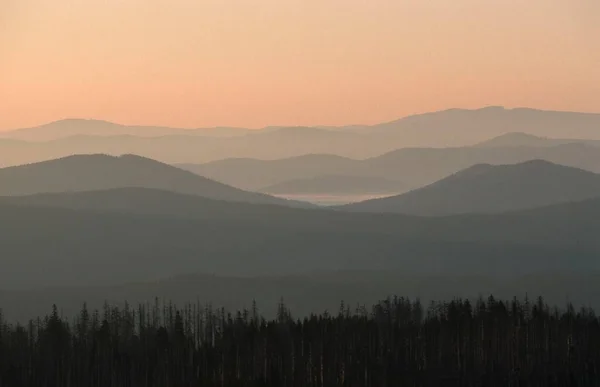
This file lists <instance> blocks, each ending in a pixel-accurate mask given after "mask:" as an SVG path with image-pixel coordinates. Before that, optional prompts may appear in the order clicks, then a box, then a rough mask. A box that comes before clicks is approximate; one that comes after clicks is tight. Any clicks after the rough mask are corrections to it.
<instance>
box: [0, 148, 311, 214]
mask: <svg viewBox="0 0 600 387" xmlns="http://www.w3.org/2000/svg"><path fill="white" fill-rule="evenodd" d="M129 187H142V188H154V189H161V190H168V191H173V192H178V193H183V194H189V195H197V196H202V197H206V198H211V199H218V200H225V201H234V202H247V203H257V204H277V205H291V206H302V207H310V205H309V204H307V203H301V202H295V201H288V200H284V199H280V198H275V197H272V196H268V195H265V194H261V193H255V192H247V191H243V190H240V189H237V188H233V187H230V186H227V185H225V184H222V183H218V182H216V181H213V180H210V179H207V178H204V177H202V176H198V175H195V174H193V173H191V172H188V171H184V170H181V169H178V168H175V167H173V166H170V165H167V164H163V163H160V162H157V161H154V160H151V159H147V158H144V157H140V156H135V155H124V156H120V157H113V156H107V155H101V154H97V155H74V156H69V157H65V158H62V159H56V160H51V161H46V162H41V163H35V164H28V165H22V166H18V167H8V168H4V169H0V195H3V196H18V195H32V194H38V193H52V192H54V193H57V192H78V191H94V190H105V189H111V188H129Z"/></svg>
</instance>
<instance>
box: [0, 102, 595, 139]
mask: <svg viewBox="0 0 600 387" xmlns="http://www.w3.org/2000/svg"><path fill="white" fill-rule="evenodd" d="M486 109H498V110H509V111H510V110H534V111H543V112H557V113H576V114H594V115H597V114H600V112H596V111H584V110H554V109H543V108H534V107H526V106H515V107H506V106H504V105H484V106H482V107H478V108H461V107H451V108H446V109H440V110H429V111H424V112H420V113H413V114H408V115H404V116H400V117H399V118H395V119H392V120H387V121H381V122H378V123H375V124H360V123H353V124H352V123H351V124H342V125H321V124H313V125H285V124H284V125H267V126H261V127H245V126H228V125H217V126H194V127H181V126H179V127H178V126H165V125H154V124H145V123H136V124H124V123H119V122H115V121H110V120H107V119H102V118H82V117H64V118H58V119H56V120H53V121H46V122H43V123H40V124H38V125H35V126H27V127H19V128H12V129H3V130H0V132H3V133H7V132H14V131H19V130H26V129H34V128H38V127H41V126H45V125H51V124H55V123H59V122H64V121H92V122H104V123H107V124H112V125H119V126H126V127H155V128H164V129H174V130H203V129H204V130H210V129H220V128H227V129H242V130H251V131H254V130H256V131H259V130H265V129H274V128H317V129H318V128H344V127H353V126H364V127H372V126H377V125H385V124H389V123H392V122H396V121H400V120H403V119H407V118H410V117H418V116H423V115H427V114H435V113H443V112H449V111H453V110H459V111H479V110H486Z"/></svg>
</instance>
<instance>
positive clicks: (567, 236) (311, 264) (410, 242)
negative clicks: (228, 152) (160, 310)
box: [0, 190, 600, 289]
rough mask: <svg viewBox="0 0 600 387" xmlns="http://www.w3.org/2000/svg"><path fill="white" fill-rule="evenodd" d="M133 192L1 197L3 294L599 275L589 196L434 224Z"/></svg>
mask: <svg viewBox="0 0 600 387" xmlns="http://www.w3.org/2000/svg"><path fill="white" fill-rule="evenodd" d="M153 192H155V191H153ZM62 195H67V197H66V198H62V199H61V198H60V196H62ZM73 195H75V196H79V195H81V196H80V197H83V198H84V199H77V197H75V198H74V197H73ZM113 195H114V196H116V198H115V197H113V198H111V196H113ZM120 195H124V197H125V199H120V198H119V196H120ZM142 195H145V194H144V193H143V192H137V193H135V192H134V195H132V194H131V192H129V193H128V190H111V191H106V192H104V193H89V192H86V193H76V194H55V195H54V196H53V195H44V196H45V197H46V199H44V200H38V202H37V203H35V200H33V201H32V200H31V199H27V198H2V199H0V215H1V216H0V257H2V263H3V270H2V271H0V282H1V283H2V287H3V288H5V289H11V288H12V289H19V288H20V289H26V288H31V287H46V286H71V285H73V286H82V285H85V286H95V285H114V284H119V283H124V282H130V281H148V280H155V279H159V278H165V277H169V276H173V275H178V274H184V273H193V272H205V273H214V274H218V275H241V276H252V275H287V274H294V273H296V274H297V273H305V272H309V271H313V270H392V269H398V270H403V272H404V273H405V274H406V275H413V274H414V275H416V274H428V275H437V274H441V273H443V274H444V275H457V274H462V275H492V274H493V275H495V276H511V275H517V274H519V275H524V274H527V273H532V272H537V271H539V270H540V268H544V270H565V269H570V270H595V269H599V268H600V263H598V262H599V260H598V257H600V241H599V240H598V238H597V232H596V230H597V229H598V227H600V200H596V199H595V200H590V201H588V202H579V203H572V204H568V205H561V206H553V207H548V208H540V209H536V210H530V211H523V212H517V213H510V214H501V215H493V216H466V215H463V216H453V217H442V218H423V217H412V216H400V215H387V214H361V213H351V212H338V211H333V210H320V209H318V210H304V209H293V208H286V207H277V206H257V205H252V204H245V203H237V204H235V205H236V206H238V208H236V209H235V210H229V209H227V208H228V207H227V206H225V205H223V206H222V207H215V209H214V210H213V212H212V213H211V212H210V211H208V210H206V211H205V209H207V208H211V206H212V204H213V203H212V201H210V200H208V199H202V198H198V197H187V198H182V195H179V194H174V193H170V192H166V193H165V192H162V193H160V192H159V193H158V195H157V196H156V197H155V199H152V200H146V199H143V198H141V199H140V200H139V201H138V204H136V205H131V206H128V205H123V204H122V203H126V202H127V200H131V197H135V196H137V197H142ZM161 195H162V196H161ZM52 197H54V199H52ZM127 198H129V199H127ZM27 200H29V202H28V201H27ZM19 201H20V202H19ZM119 203H121V204H119ZM224 204H227V203H224ZM156 207H158V208H159V209H157V208H156ZM243 208H247V209H246V210H244V209H243Z"/></svg>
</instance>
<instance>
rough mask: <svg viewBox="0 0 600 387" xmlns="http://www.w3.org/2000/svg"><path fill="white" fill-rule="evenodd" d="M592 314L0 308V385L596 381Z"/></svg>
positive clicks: (398, 304) (537, 305)
mask: <svg viewBox="0 0 600 387" xmlns="http://www.w3.org/2000/svg"><path fill="white" fill-rule="evenodd" d="M599 367H600V325H599V321H598V318H597V317H596V316H595V315H594V313H593V311H591V310H589V309H582V310H581V311H579V312H575V311H574V310H573V308H572V307H571V306H569V307H567V308H566V310H564V311H559V310H558V309H556V308H552V309H551V308H549V307H548V306H547V305H545V304H544V302H543V300H542V299H541V298H540V299H538V300H536V301H535V302H529V301H528V300H525V301H523V302H520V301H518V300H513V301H510V302H504V301H497V300H495V299H494V298H493V297H490V298H489V299H488V300H486V301H483V300H480V301H478V302H476V303H474V304H471V303H470V302H469V301H463V300H454V301H452V302H439V303H432V304H431V305H429V306H427V307H424V306H422V305H421V304H420V303H419V301H416V302H411V301H409V300H407V299H403V298H393V299H387V300H384V301H381V302H379V303H378V304H376V305H375V306H373V307H372V308H371V309H370V310H368V309H367V308H365V307H357V308H352V310H351V309H350V308H349V307H347V306H344V304H343V303H342V305H341V306H340V310H339V311H336V312H335V313H331V314H329V313H323V314H321V315H318V316H315V315H313V316H311V317H307V318H304V319H302V320H299V319H296V320H295V319H293V317H292V316H291V314H290V312H289V311H288V310H287V308H286V307H285V305H284V304H283V302H282V303H281V304H280V305H279V308H278V316H277V318H276V319H274V320H271V321H266V320H265V319H264V318H262V317H260V314H259V311H258V309H257V308H256V306H253V308H252V309H251V310H245V311H240V312H237V313H235V314H230V313H227V312H226V311H225V310H222V309H220V310H213V309H212V308H211V306H210V305H209V306H200V305H197V304H196V305H194V304H190V305H186V306H185V307H183V308H177V307H176V306H174V305H165V304H160V303H159V302H158V301H156V302H155V303H154V304H153V305H139V306H137V307H135V308H132V307H130V306H128V305H125V306H124V307H123V308H115V307H109V306H108V305H107V306H105V308H104V310H103V311H100V312H98V311H94V312H90V311H88V310H87V308H86V307H85V306H84V308H83V309H82V311H81V313H80V315H79V316H78V317H77V318H76V319H74V321H72V322H67V321H64V320H63V319H61V317H60V313H59V312H58V310H57V308H56V307H54V308H53V311H52V313H51V315H49V316H47V317H45V318H44V319H38V320H36V321H30V322H29V323H28V324H26V325H24V326H21V325H8V324H6V323H5V322H3V321H2V319H1V317H0V386H1V387H20V386H27V387H29V386H44V387H68V386H73V387H86V386H97V387H111V386H115V387H116V386H133V387H136V386H148V387H150V386H156V387H159V386H160V387H179V386H223V387H225V386H226V387H231V386H298V387H309V386H364V387H368V386H390V387H391V386H482V385H483V386H503V387H504V386H597V385H600V383H599V380H600V377H599V374H598V372H599Z"/></svg>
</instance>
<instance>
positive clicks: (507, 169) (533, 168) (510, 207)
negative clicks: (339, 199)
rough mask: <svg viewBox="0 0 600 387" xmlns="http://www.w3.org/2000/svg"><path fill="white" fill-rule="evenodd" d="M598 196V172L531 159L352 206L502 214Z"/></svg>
mask: <svg viewBox="0 0 600 387" xmlns="http://www.w3.org/2000/svg"><path fill="white" fill-rule="evenodd" d="M594 197H600V175H597V174H595V173H592V172H588V171H584V170H581V169H577V168H572V167H565V166H562V165H557V164H552V163H549V162H547V161H541V160H533V161H527V162H524V163H520V164H512V165H496V166H492V165H489V164H478V165H474V166H472V167H470V168H467V169H465V170H462V171H460V172H457V173H455V174H453V175H450V176H448V177H446V178H444V179H442V180H440V181H437V182H435V183H433V184H431V185H428V186H425V187H423V188H420V189H416V190H413V191H410V192H407V193H404V194H401V195H397V196H390V197H386V198H380V199H373V200H367V201H364V202H360V203H352V204H349V205H345V206H342V207H340V208H342V209H345V210H349V211H367V212H396V213H403V214H412V215H424V216H445V215H454V214H462V213H501V212H507V211H516V210H522V209H527V208H534V207H541V206H546V205H552V204H558V203H563V202H576V201H581V200H585V199H590V198H594Z"/></svg>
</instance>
